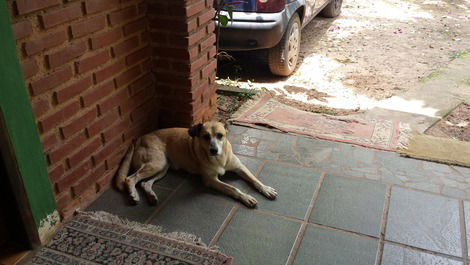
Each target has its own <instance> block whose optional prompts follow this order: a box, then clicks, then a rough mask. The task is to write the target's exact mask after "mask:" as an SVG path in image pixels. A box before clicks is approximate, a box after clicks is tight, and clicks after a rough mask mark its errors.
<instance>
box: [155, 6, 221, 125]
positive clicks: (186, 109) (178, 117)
mask: <svg viewBox="0 0 470 265" xmlns="http://www.w3.org/2000/svg"><path fill="white" fill-rule="evenodd" d="M148 2H149V5H148V19H149V32H150V33H149V35H150V40H151V47H152V50H153V54H154V63H153V65H152V67H153V72H154V73H155V77H156V78H155V80H156V88H157V91H158V94H159V95H161V97H162V100H161V104H160V112H161V113H165V115H164V116H162V118H161V119H160V121H161V124H162V125H163V126H168V127H172V126H189V125H191V124H194V123H197V122H201V121H204V120H207V119H209V118H210V117H212V116H213V114H214V113H215V111H216V110H217V106H216V95H215V88H216V87H215V69H216V65H217V62H216V59H215V57H214V56H215V54H216V48H215V46H214V43H215V34H213V32H214V29H215V24H214V22H213V21H212V20H211V19H212V18H213V17H214V9H213V8H212V0H187V1H178V0H173V1H167V0H150V1H148ZM175 106H178V108H175Z"/></svg>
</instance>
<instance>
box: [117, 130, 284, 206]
mask: <svg viewBox="0 0 470 265" xmlns="http://www.w3.org/2000/svg"><path fill="white" fill-rule="evenodd" d="M227 133H228V130H227V129H226V128H225V126H224V125H223V124H222V123H220V122H217V121H209V122H205V123H204V124H197V125H195V126H193V127H191V128H189V129H185V128H170V129H161V130H157V131H154V132H152V133H149V134H147V135H144V136H142V137H140V138H138V139H137V141H136V142H135V143H133V144H131V146H130V147H129V149H128V151H127V153H126V156H125V158H124V160H123V162H122V164H121V166H120V168H119V170H118V173H117V176H116V186H117V187H118V189H119V190H121V191H124V190H125V188H127V190H128V192H129V195H130V197H131V199H132V201H133V202H134V203H137V202H138V201H139V200H140V198H139V194H138V193H137V190H136V187H135V186H136V184H137V183H139V182H140V183H141V187H142V188H143V189H144V191H145V193H146V194H147V196H148V199H149V201H150V202H151V203H152V204H156V203H157V202H158V197H157V195H156V194H155V192H154V191H153V189H152V185H153V183H154V182H155V181H157V180H159V179H161V178H163V177H164V176H165V174H166V173H167V171H168V169H169V168H170V167H171V168H173V169H183V170H185V171H187V172H189V173H193V174H199V175H201V176H202V181H203V183H204V184H205V185H206V186H208V187H211V188H213V189H216V190H218V191H221V192H223V193H225V194H227V195H229V196H231V197H233V198H234V199H237V200H240V201H241V202H242V203H243V204H245V205H246V206H248V207H255V206H256V204H257V203H258V202H257V201H256V199H255V198H253V197H252V196H250V195H248V194H246V193H243V192H242V191H240V190H239V189H237V188H236V187H233V186H231V185H229V184H227V183H224V182H222V181H220V180H219V176H222V175H224V174H225V172H226V171H233V172H235V173H237V174H238V175H239V176H241V177H242V178H243V179H245V180H246V181H247V182H249V183H250V184H251V185H253V186H254V187H255V188H256V189H257V190H258V191H259V192H260V193H261V194H263V195H264V196H266V197H267V198H268V199H271V200H273V199H275V198H276V196H277V192H276V190H275V189H273V188H271V187H269V186H266V185H264V184H263V183H261V181H259V180H258V179H257V178H256V177H255V176H254V175H253V174H252V173H251V172H250V170H248V168H246V166H245V165H243V164H242V163H241V162H240V160H239V159H238V157H236V156H235V154H234V153H233V152H232V146H231V144H230V142H229V141H228V139H227ZM130 166H132V168H134V169H135V170H136V172H135V173H134V174H132V175H130V176H127V174H128V172H129V168H130Z"/></svg>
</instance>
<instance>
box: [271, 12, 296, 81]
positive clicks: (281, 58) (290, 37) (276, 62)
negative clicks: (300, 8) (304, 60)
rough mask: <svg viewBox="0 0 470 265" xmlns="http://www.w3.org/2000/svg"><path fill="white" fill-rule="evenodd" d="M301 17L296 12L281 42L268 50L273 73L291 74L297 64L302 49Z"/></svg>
mask: <svg viewBox="0 0 470 265" xmlns="http://www.w3.org/2000/svg"><path fill="white" fill-rule="evenodd" d="M300 29H301V27H300V18H299V15H298V14H295V15H294V16H293V17H292V18H291V20H290V21H289V24H288V25H287V30H286V32H284V35H283V36H282V38H281V40H280V41H279V43H278V44H277V45H276V46H274V47H273V48H271V49H269V52H268V65H269V69H270V70H271V73H273V74H275V75H280V76H289V75H290V74H292V72H293V71H294V69H295V67H296V66H297V60H298V58H299V51H300Z"/></svg>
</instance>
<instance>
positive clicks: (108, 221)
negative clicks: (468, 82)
mask: <svg viewBox="0 0 470 265" xmlns="http://www.w3.org/2000/svg"><path fill="white" fill-rule="evenodd" d="M29 264H77V265H78V264H87V265H89V264H171V265H186V264H193V265H196V264H198V265H199V264H207V265H222V264H224V265H231V264H233V258H231V257H229V256H226V255H224V254H222V253H220V252H219V251H218V250H217V249H215V248H208V247H206V246H205V245H204V244H203V243H202V242H201V240H200V238H198V237H196V236H194V235H191V234H187V233H162V229H161V227H157V226H153V225H146V224H140V223H136V222H131V221H127V220H124V219H121V218H119V217H116V216H114V215H111V214H109V213H105V212H80V213H79V214H78V215H77V216H75V217H74V218H73V219H72V220H71V221H70V222H68V223H66V224H65V225H64V227H62V229H60V231H59V232H58V233H57V234H56V235H55V236H54V237H53V239H52V240H51V241H50V242H49V243H48V244H47V245H46V246H45V247H43V248H42V249H40V250H39V251H38V253H36V255H35V256H34V257H33V258H32V259H31V261H30V263H29Z"/></svg>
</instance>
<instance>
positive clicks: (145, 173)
mask: <svg viewBox="0 0 470 265" xmlns="http://www.w3.org/2000/svg"><path fill="white" fill-rule="evenodd" d="M160 171H161V169H160V168H155V166H152V165H150V164H143V165H142V166H141V167H140V168H139V169H138V170H137V171H136V172H135V173H134V174H132V175H130V176H129V177H127V178H126V185H127V190H128V191H129V195H130V197H131V199H132V202H133V203H137V202H138V201H139V200H140V197H139V193H138V192H137V190H136V188H135V185H136V184H137V183H139V181H141V180H143V179H146V178H149V177H151V176H153V175H155V174H157V173H158V172H160Z"/></svg>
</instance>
